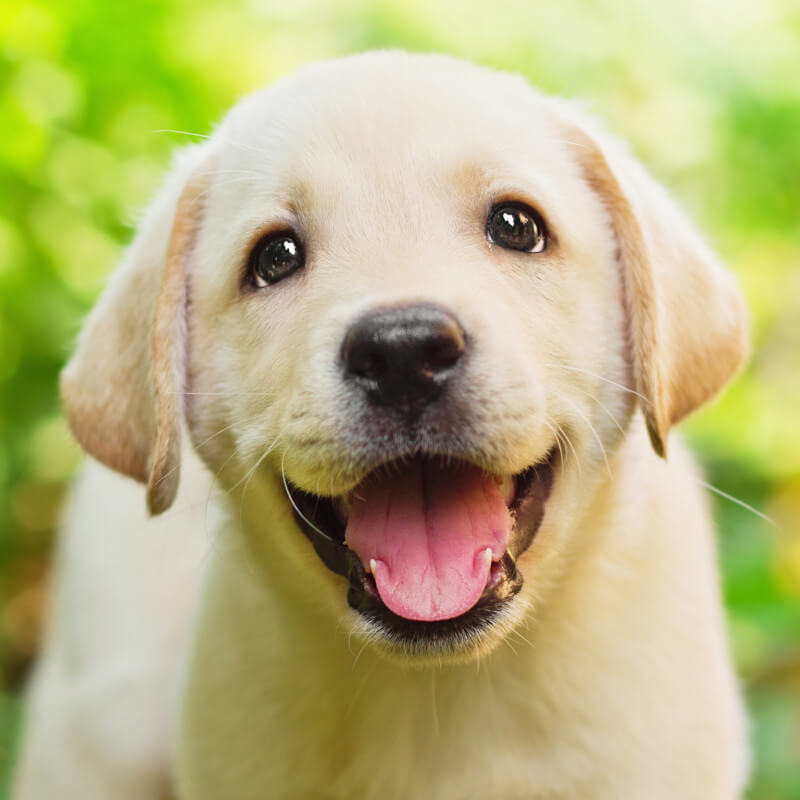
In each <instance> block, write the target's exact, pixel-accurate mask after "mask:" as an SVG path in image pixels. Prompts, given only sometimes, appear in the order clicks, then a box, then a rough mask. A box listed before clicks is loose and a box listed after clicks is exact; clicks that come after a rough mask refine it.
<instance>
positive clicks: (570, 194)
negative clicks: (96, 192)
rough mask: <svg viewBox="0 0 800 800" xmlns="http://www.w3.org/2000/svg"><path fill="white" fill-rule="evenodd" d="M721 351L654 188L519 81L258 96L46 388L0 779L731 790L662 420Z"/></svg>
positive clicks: (705, 602) (180, 189)
mask: <svg viewBox="0 0 800 800" xmlns="http://www.w3.org/2000/svg"><path fill="white" fill-rule="evenodd" d="M746 349H747V322H746V311H745V307H744V304H743V301H742V298H741V296H740V293H739V291H738V289H737V287H736V285H735V282H734V280H733V279H732V276H731V275H730V274H729V273H728V272H726V271H725V270H724V269H723V268H722V267H721V266H720V265H719V263H718V262H717V260H716V259H715V257H714V255H713V254H712V253H711V252H709V250H708V248H707V247H706V246H705V245H704V243H703V242H702V241H701V239H700V238H699V236H698V235H697V233H696V232H695V231H694V230H693V229H692V227H691V226H690V225H689V224H688V223H687V221H686V220H685V219H684V218H683V216H682V215H681V214H680V213H679V211H678V210H677V209H676V207H675V206H674V205H673V203H672V202H671V201H670V199H669V198H668V197H667V196H666V194H665V193H664V191H663V190H662V189H661V188H660V187H659V186H658V185H656V184H655V183H654V181H653V180H652V179H651V178H650V177H649V176H648V175H647V173H646V172H645V171H644V169H643V168H642V167H641V166H639V165H638V164H637V163H636V162H635V161H634V159H633V158H632V157H631V156H630V155H629V153H628V152H627V151H626V149H625V148H624V147H623V146H621V145H620V144H619V143H618V142H616V141H615V140H613V139H612V138H610V137H609V136H608V135H607V134H605V133H604V132H603V131H602V130H600V129H599V128H598V127H597V126H596V125H595V124H594V123H593V122H592V121H590V120H589V119H587V118H586V117H585V116H584V115H583V114H582V113H581V112H580V110H579V109H577V108H575V107H574V106H573V105H571V104H569V103H567V102H564V101H560V100H554V99H550V98H546V97H543V96H542V95H540V94H538V93H536V92H535V91H533V90H532V89H531V88H530V87H529V86H528V85H527V84H526V83H525V82H524V81H523V80H521V79H520V78H518V77H512V76H509V75H505V74H499V73H495V72H492V71H489V70H486V69H481V68H477V67H474V66H470V65H468V64H465V63H462V62H459V61H456V60H452V59H450V58H446V57H440V56H423V55H408V54H403V53H398V52H391V53H372V54H364V55H358V56H353V57H350V58H345V59H343V60H339V61H333V62H330V63H323V64H319V65H315V66H311V67H308V68H306V69H304V70H302V71H301V72H299V73H297V74H296V75H294V76H292V77H290V78H287V79H285V80H283V81H281V82H279V83H277V84H276V85H274V86H272V87H271V88H269V89H267V90H265V91H262V92H258V93H256V94H254V95H252V96H251V97H249V98H247V99H245V100H244V101H242V102H241V103H240V104H238V105H237V106H236V107H235V108H234V109H233V111H232V112H231V113H230V114H229V116H228V117H227V118H226V119H225V121H224V122H223V123H222V124H221V126H220V127H219V128H218V130H217V131H216V132H215V133H214V135H213V136H211V137H210V138H209V139H208V140H206V141H204V142H203V143H202V144H199V145H197V146H193V147H191V148H190V149H189V150H187V151H186V152H184V153H182V154H181V156H180V158H179V159H178V160H177V161H176V163H175V165H174V168H173V170H172V172H171V174H170V176H169V178H168V180H167V181H166V183H165V185H164V187H163V188H162V190H161V192H160V193H159V194H158V196H157V198H156V199H155V201H154V202H153V205H152V206H151V208H150V210H149V211H148V213H147V214H146V216H145V218H144V219H143V221H142V223H141V226H140V229H139V233H138V235H137V237H136V239H135V241H134V242H133V244H132V246H131V248H130V249H129V251H128V253H127V255H126V257H125V258H124V261H123V263H122V265H121V266H120V268H119V270H118V271H117V273H116V274H115V275H114V276H113V278H112V280H111V282H110V284H109V286H108V288H107V289H106V291H105V293H104V294H103V296H102V298H101V299H100V301H99V303H98V305H97V307H96V308H95V309H94V311H93V312H92V313H91V314H90V316H89V318H88V320H87V321H86V325H85V327H84V330H83V332H82V334H81V336H80V338H79V340H78V344H77V349H76V352H75V355H74V356H73V358H72V360H71V361H70V362H69V364H68V365H67V367H66V369H65V370H64V373H63V379H62V393H63V397H64V402H65V407H66V411H67V415H68V418H69V422H70V425H71V427H72V430H73V431H74V433H75V436H76V437H77V438H78V440H79V441H80V442H81V444H82V445H83V447H84V448H85V449H86V451H87V452H88V453H89V454H91V455H92V456H94V458H95V459H97V461H99V462H101V463H96V462H89V463H87V465H86V466H85V468H84V470H83V473H82V475H81V477H80V478H79V480H78V482H77V485H76V486H75V489H74V492H73V494H72V498H71V502H70V506H69V509H68V513H67V519H66V523H65V530H64V537H63V539H62V541H61V551H60V555H59V562H58V563H59V568H58V572H57V580H56V588H55V593H54V608H53V618H52V624H51V627H50V631H49V635H48V639H47V642H46V646H45V650H44V655H43V658H42V660H41V663H40V665H39V668H38V672H37V674H36V677H35V680H34V682H33V686H32V691H31V695H30V701H29V706H28V722H27V732H26V737H25V742H24V746H23V750H22V754H21V758H20V763H19V768H18V776H17V784H16V797H17V798H19V800H43V798H48V800H50V798H54V797H60V798H76V799H77V798H80V800H93V799H94V798H97V799H98V800H99V799H100V798H102V799H103V800H107V799H108V798H114V799H115V800H144V799H145V798H167V797H177V798H180V799H181V800H220V799H221V798H226V799H229V800H251V799H252V800H256V798H258V800H262V799H263V798H265V797H275V798H298V799H299V798H304V799H305V798H330V799H331V800H333V798H340V799H344V798H348V799H352V798H365V799H366V798H381V800H389V798H398V799H399V798H402V799H403V800H407V799H408V798H426V799H428V800H462V799H466V798H498V799H500V798H502V800H513V799H514V798H527V799H528V800H530V799H531V798H548V799H549V800H554V799H556V798H626V799H630V798H648V800H655V799H657V798H682V800H689V799H690V798H697V799H698V800H711V799H712V798H734V797H736V796H738V795H739V794H740V792H741V791H742V788H743V785H744V781H745V776H746V772H747V766H748V756H747V746H746V725H745V717H744V713H743V709H742V703H741V700H740V696H739V692H738V689H737V685H736V680H735V677H734V673H733V670H732V667H731V663H730V657H729V653H728V647H727V644H726V639H725V634H724V618H723V613H722V609H721V604H720V595H719V581H718V575H717V567H716V563H715V559H716V557H715V549H714V541H713V532H712V528H711V524H710V521H709V513H708V508H707V503H706V500H705V498H704V497H703V496H702V493H701V491H700V489H699V488H698V478H697V473H696V469H695V467H694V466H693V463H692V461H691V460H690V458H689V457H688V456H687V455H686V454H685V452H684V451H683V449H682V447H681V444H680V442H679V441H677V440H676V439H675V438H674V437H673V438H672V439H670V437H669V431H670V428H671V426H672V425H674V424H675V423H676V422H677V421H679V420H680V419H682V418H683V417H685V416H686V415H687V414H688V413H690V412H691V411H692V410H693V409H695V408H697V407H698V406H699V405H701V404H702V403H704V402H705V401H706V400H708V399H709V398H710V397H712V396H713V395H714V394H715V393H717V392H718V391H719V390H720V388H721V387H722V386H723V384H725V382H726V381H727V380H728V379H729V378H730V377H731V376H732V374H733V373H734V372H735V371H736V370H737V368H738V367H739V365H740V363H741V362H742V360H743V357H744V355H745V352H746ZM668 440H669V442H668ZM668 451H669V452H668ZM101 464H102V465H104V466H101ZM120 474H121V475H120ZM179 475H180V476H181V479H180V491H179ZM122 476H128V477H127V478H126V477H122ZM211 476H213V485H212V477H211ZM130 478H133V479H135V481H138V482H140V483H143V484H145V486H146V489H144V490H143V489H141V488H140V487H139V486H138V485H137V484H136V483H135V482H134V481H132V480H130ZM176 498H177V500H176ZM145 502H146V505H147V507H148V508H149V512H150V514H151V515H153V516H152V519H149V518H148V516H147V514H146V513H145V510H144V507H145Z"/></svg>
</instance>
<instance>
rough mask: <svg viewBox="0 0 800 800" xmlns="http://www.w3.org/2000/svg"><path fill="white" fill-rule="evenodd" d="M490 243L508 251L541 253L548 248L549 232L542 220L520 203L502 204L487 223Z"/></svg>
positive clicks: (490, 214) (497, 206) (492, 211)
mask: <svg viewBox="0 0 800 800" xmlns="http://www.w3.org/2000/svg"><path fill="white" fill-rule="evenodd" d="M486 235H487V236H488V237H489V241H490V242H493V243H494V244H499V245H500V247H505V248H506V249H507V250H521V251H522V252H525V253H541V252H542V251H543V250H544V249H545V248H546V247H547V230H546V229H545V226H544V221H543V220H542V218H541V217H540V216H539V215H538V214H537V213H536V212H535V211H534V210H533V209H532V208H528V206H525V205H522V204H520V203H501V204H500V205H496V206H495V207H494V208H493V209H492V210H491V212H490V213H489V219H488V220H487V221H486Z"/></svg>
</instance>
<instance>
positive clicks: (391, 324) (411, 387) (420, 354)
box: [341, 304, 466, 417]
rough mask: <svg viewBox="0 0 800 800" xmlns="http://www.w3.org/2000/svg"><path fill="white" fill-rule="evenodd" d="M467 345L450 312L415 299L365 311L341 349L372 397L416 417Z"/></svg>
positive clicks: (352, 374)
mask: <svg viewBox="0 0 800 800" xmlns="http://www.w3.org/2000/svg"><path fill="white" fill-rule="evenodd" d="M465 345H466V334H465V333H464V329H463V328H462V327H461V324H460V323H459V321H458V320H457V319H456V318H455V317H454V316H453V315H452V314H451V313H450V312H448V311H446V310H445V309H443V308H440V307H439V306H435V305H427V304H419V305H413V306H405V307H397V308H380V309H376V310H375V311H371V312H369V313H368V314H365V315H364V316H363V317H361V318H360V319H358V320H357V321H356V322H355V323H354V324H353V325H352V326H351V327H350V329H349V330H348V331H347V334H346V335H345V337H344V341H343V342H342V350H341V355H342V363H343V364H344V369H345V376H346V378H347V379H348V380H350V381H353V382H355V383H356V384H357V385H358V386H360V387H361V389H363V390H364V391H365V392H366V394H367V396H368V397H369V398H370V400H371V401H372V402H373V403H376V404H377V405H382V406H390V407H393V408H395V409H397V410H400V411H403V412H405V413H406V414H407V415H409V416H411V417H414V416H418V415H419V414H420V413H421V411H422V410H423V409H424V407H425V406H426V405H428V404H430V403H432V402H434V401H435V400H436V399H437V398H438V397H439V395H440V394H441V393H442V390H443V389H444V387H445V385H446V384H447V381H448V380H449V379H450V377H451V376H452V375H453V372H454V370H455V367H456V364H457V363H458V360H459V359H460V358H461V356H462V355H463V353H464V348H465Z"/></svg>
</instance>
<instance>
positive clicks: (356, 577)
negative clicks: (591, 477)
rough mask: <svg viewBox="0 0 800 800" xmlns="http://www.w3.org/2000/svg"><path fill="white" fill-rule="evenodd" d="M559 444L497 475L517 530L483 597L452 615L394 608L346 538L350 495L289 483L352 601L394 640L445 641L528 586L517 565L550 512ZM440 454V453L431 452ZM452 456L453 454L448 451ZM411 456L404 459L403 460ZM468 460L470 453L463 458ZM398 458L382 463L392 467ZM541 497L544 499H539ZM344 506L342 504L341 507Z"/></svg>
mask: <svg viewBox="0 0 800 800" xmlns="http://www.w3.org/2000/svg"><path fill="white" fill-rule="evenodd" d="M557 452H558V451H557V448H556V447H555V446H554V447H553V448H551V449H550V450H549V451H548V452H547V454H546V456H545V458H543V459H541V460H538V461H537V462H535V463H534V464H532V465H531V466H530V467H528V468H526V469H524V470H523V471H522V472H519V473H517V474H516V475H514V476H510V477H509V476H500V477H498V476H495V478H496V480H497V481H498V483H499V484H500V485H501V486H503V487H504V493H505V496H506V500H507V505H508V508H509V510H510V512H511V514H512V517H513V518H514V531H513V533H512V540H511V541H510V542H509V546H508V548H507V549H506V551H505V552H503V553H492V561H493V563H492V566H491V568H490V571H489V577H488V579H487V582H486V586H485V587H484V590H483V593H482V594H481V596H480V598H479V600H478V602H477V603H476V604H475V605H474V606H473V607H472V608H471V609H470V610H468V611H467V612H466V613H464V614H462V615H460V616H459V617H455V618H453V619H450V620H442V621H432V622H426V621H414V620H408V619H406V618H404V617H401V616H398V615H396V614H394V613H393V612H392V611H390V610H389V609H388V608H387V607H386V606H385V604H384V603H383V601H382V600H381V598H380V595H379V594H378V592H377V589H376V586H375V583H374V580H373V579H372V577H371V575H370V570H369V566H370V565H368V564H367V565H364V564H362V563H361V561H360V560H359V558H358V556H357V555H356V554H355V552H354V551H353V550H351V549H350V548H349V547H348V546H347V545H346V544H345V542H344V537H345V524H346V513H347V510H348V509H347V496H348V495H350V494H351V493H352V491H353V490H351V491H350V492H348V493H346V494H345V495H340V496H338V497H334V498H331V497H323V496H318V495H314V494H311V493H309V492H305V491H303V490H302V489H300V488H298V487H296V486H293V485H287V491H288V493H289V498H290V500H291V503H292V506H293V509H294V515H295V519H296V521H297V523H298V526H299V527H300V529H301V530H302V531H303V533H304V534H305V535H306V537H307V538H308V539H309V540H310V541H311V543H312V545H313V546H314V549H315V551H316V553H317V555H318V556H319V558H320V559H321V561H322V562H323V563H324V564H325V566H326V567H328V569H330V570H331V571H332V572H334V573H336V574H338V575H342V576H343V577H345V578H347V580H348V582H349V584H350V589H349V591H348V596H347V599H348V603H349V605H350V606H351V607H352V608H353V609H355V610H356V611H359V612H360V613H361V614H362V615H364V616H365V617H367V618H368V619H370V620H372V621H373V622H375V623H376V624H378V625H379V626H380V627H381V628H382V629H383V630H384V631H385V632H386V633H387V634H389V635H390V636H391V638H393V639H394V640H398V639H399V640H403V641H406V642H414V643H417V644H419V643H423V642H424V643H427V644H428V645H431V644H432V643H434V644H437V643H443V642H445V641H447V640H448V639H449V637H450V636H455V637H456V638H458V637H462V638H463V634H465V633H474V632H475V631H476V630H478V629H482V628H486V627H489V626H490V625H491V624H492V623H493V622H494V621H495V620H496V618H497V616H498V614H499V613H500V611H501V609H502V607H503V606H504V605H505V604H506V603H508V602H509V601H510V600H511V599H512V598H513V597H514V595H516V594H517V593H518V592H519V590H520V589H521V588H522V576H521V574H520V573H519V571H518V570H517V568H516V560H517V558H518V557H519V556H520V555H521V554H522V553H523V552H524V551H525V550H527V548H528V547H529V546H530V544H531V542H532V541H533V538H534V536H535V534H536V531H537V530H538V527H539V525H540V523H541V520H542V517H543V514H544V504H545V501H546V500H547V497H548V496H549V494H550V492H551V489H552V484H553V476H554V466H555V460H556V457H557ZM428 457H430V458H437V457H439V456H436V455H433V456H428ZM447 459H448V460H450V459H452V457H451V456H449V455H448V456H447ZM404 460H405V459H398V461H400V462H402V461H404ZM461 460H464V461H466V460H467V459H461ZM392 463H393V462H389V463H388V464H382V465H380V466H379V467H377V468H376V469H385V468H391V467H392ZM536 500H538V503H536V502H534V501H536ZM528 505H531V506H535V508H534V513H533V514H532V515H528V516H532V519H533V521H532V522H530V524H529V525H527V526H526V527H525V528H524V529H522V530H517V528H518V522H519V519H520V517H521V516H523V514H522V513H521V512H523V511H525V510H526V507H527V506H528ZM337 506H338V509H337Z"/></svg>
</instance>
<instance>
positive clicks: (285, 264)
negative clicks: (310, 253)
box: [249, 231, 305, 289]
mask: <svg viewBox="0 0 800 800" xmlns="http://www.w3.org/2000/svg"><path fill="white" fill-rule="evenodd" d="M304 264H305V253H304V252H303V246H302V244H301V243H300V240H299V239H298V237H297V236H296V235H295V234H294V233H293V232H292V231H279V232H278V233H271V234H269V235H268V236H265V237H264V238H263V239H261V240H260V241H259V242H258V243H257V244H256V246H255V247H254V248H253V250H252V252H251V253H250V261H249V277H250V281H251V283H252V284H253V286H255V287H256V288H258V289H262V288H263V287H265V286H270V285H271V284H273V283H277V282H278V281H282V280H283V279H284V278H288V277H289V275H291V274H292V273H293V272H296V271H297V270H298V269H300V268H301V267H303V265H304Z"/></svg>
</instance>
